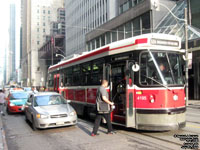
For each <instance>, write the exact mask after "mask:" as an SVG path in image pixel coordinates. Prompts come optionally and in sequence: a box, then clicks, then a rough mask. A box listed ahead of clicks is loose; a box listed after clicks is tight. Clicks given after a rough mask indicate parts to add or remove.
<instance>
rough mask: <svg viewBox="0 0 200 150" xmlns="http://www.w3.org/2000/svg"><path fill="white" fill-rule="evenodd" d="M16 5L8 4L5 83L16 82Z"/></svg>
mask: <svg viewBox="0 0 200 150" xmlns="http://www.w3.org/2000/svg"><path fill="white" fill-rule="evenodd" d="M15 35H16V6H15V4H10V27H9V48H8V49H7V51H6V83H9V82H10V81H13V82H16V78H15V74H16V73H15V71H16V63H15V61H16V59H15V57H16V38H15Z"/></svg>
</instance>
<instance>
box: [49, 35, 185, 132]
mask: <svg viewBox="0 0 200 150" xmlns="http://www.w3.org/2000/svg"><path fill="white" fill-rule="evenodd" d="M180 49H181V39H180V38H179V37H177V36H172V35H165V34H154V33H150V34H144V35H140V36H136V37H132V38H129V39H124V40H121V41H117V42H114V43H111V44H109V45H105V46H104V47H101V48H98V49H95V50H93V51H90V52H85V53H83V54H81V55H76V56H74V57H72V58H69V59H67V60H62V61H61V62H59V63H58V64H56V65H54V66H51V67H50V68H49V70H48V71H49V77H48V87H49V89H51V90H54V91H58V92H59V93H61V94H62V95H63V96H64V97H65V98H66V99H69V100H71V102H72V105H73V106H74V108H75V109H76V111H77V113H78V114H79V115H83V114H84V115H85V114H87V115H91V114H92V113H94V110H95V103H96V91H97V88H98V86H100V82H101V80H102V79H107V80H108V81H109V88H108V89H107V90H108V91H109V94H110V99H111V100H112V101H113V102H114V103H115V106H116V108H115V109H114V111H113V112H112V113H111V119H112V123H113V124H119V125H123V126H126V127H131V128H136V129H139V130H156V131H164V130H174V129H179V128H183V127H185V111H186V106H185V91H184V81H183V75H182V68H183V65H184V64H183V61H182V53H181V50H180Z"/></svg>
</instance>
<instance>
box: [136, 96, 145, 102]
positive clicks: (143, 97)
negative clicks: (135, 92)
mask: <svg viewBox="0 0 200 150" xmlns="http://www.w3.org/2000/svg"><path fill="white" fill-rule="evenodd" d="M137 100H142V101H146V100H147V96H142V95H140V96H137Z"/></svg>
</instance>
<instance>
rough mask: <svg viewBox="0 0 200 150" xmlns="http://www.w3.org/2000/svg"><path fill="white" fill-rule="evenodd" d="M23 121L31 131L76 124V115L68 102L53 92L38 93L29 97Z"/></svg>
mask: <svg viewBox="0 0 200 150" xmlns="http://www.w3.org/2000/svg"><path fill="white" fill-rule="evenodd" d="M25 119H26V121H29V122H31V123H32V128H33V130H37V129H38V128H52V127H60V126H70V125H76V124H77V114H76V111H75V110H74V109H73V107H72V106H71V105H70V104H69V101H67V100H66V99H64V98H63V97H62V96H61V95H60V94H58V93H55V92H39V93H37V94H33V95H31V96H30V97H29V99H28V101H27V103H26V106H25Z"/></svg>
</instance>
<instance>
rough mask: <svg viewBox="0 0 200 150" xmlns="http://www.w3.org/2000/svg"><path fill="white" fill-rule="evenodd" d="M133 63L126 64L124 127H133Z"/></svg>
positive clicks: (134, 117)
mask: <svg viewBox="0 0 200 150" xmlns="http://www.w3.org/2000/svg"><path fill="white" fill-rule="evenodd" d="M134 65H136V64H135V62H132V61H127V62H126V106H125V107H126V127H135V120H136V115H135V114H136V113H135V109H134V108H135V100H134V93H135V90H134V71H133V67H135V66H134Z"/></svg>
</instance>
